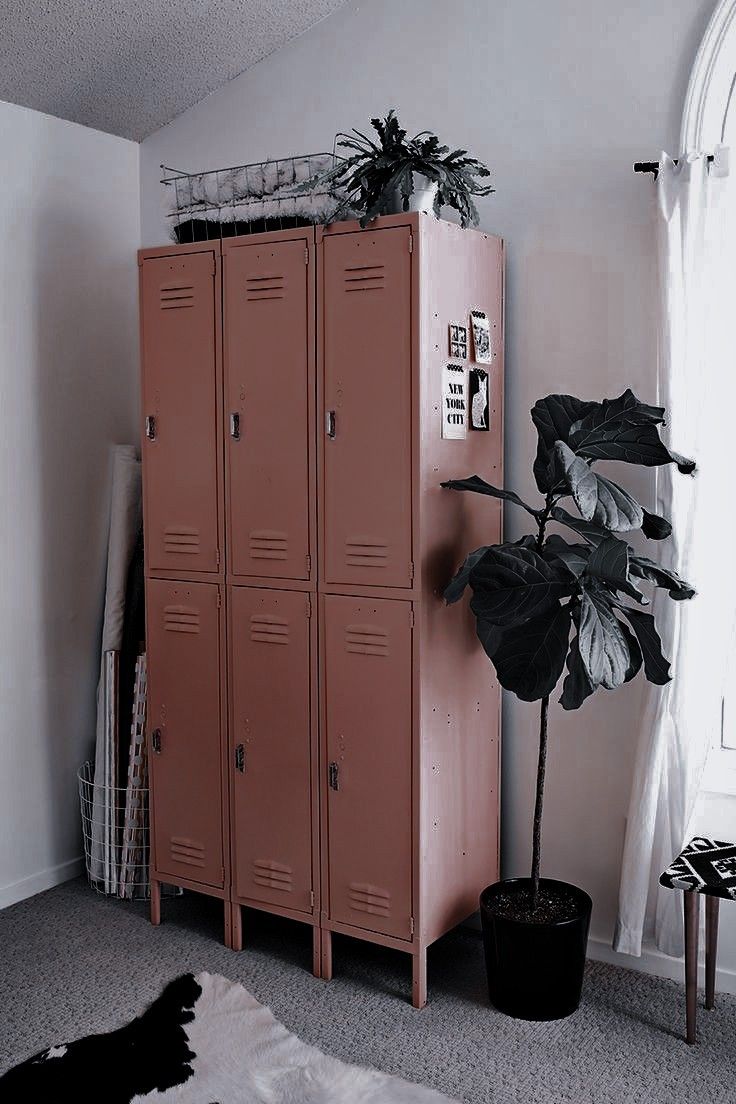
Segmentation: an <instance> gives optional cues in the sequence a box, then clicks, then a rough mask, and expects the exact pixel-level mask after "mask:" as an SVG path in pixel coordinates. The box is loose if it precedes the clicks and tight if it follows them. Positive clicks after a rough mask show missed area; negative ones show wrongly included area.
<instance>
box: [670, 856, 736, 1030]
mask: <svg viewBox="0 0 736 1104" xmlns="http://www.w3.org/2000/svg"><path fill="white" fill-rule="evenodd" d="M659 881H660V884H661V885H663V886H666V887H667V888H668V889H682V890H684V891H685V1004H686V1020H687V1035H686V1038H687V1041H688V1043H694V1042H695V1041H696V1009H697V998H698V930H699V927H700V894H701V893H702V894H703V896H704V897H705V1007H706V1008H708V1009H710V1008H714V1007H715V991H716V952H717V949H718V907H719V905H720V902H721V898H724V897H725V898H726V900H730V901H736V844H733V843H723V842H721V841H720V840H712V839H704V838H703V837H702V836H696V837H695V839H692V840H690V843H689V844H688V845H687V847H686V848H685V850H684V851H682V852H681V853H680V854H679V855H678V856H677V858H676V859H675V861H674V862H673V863H672V865H671V866H668V867H667V869H666V870H665V872H664V874H663V875H662V876H661V878H660V879H659Z"/></svg>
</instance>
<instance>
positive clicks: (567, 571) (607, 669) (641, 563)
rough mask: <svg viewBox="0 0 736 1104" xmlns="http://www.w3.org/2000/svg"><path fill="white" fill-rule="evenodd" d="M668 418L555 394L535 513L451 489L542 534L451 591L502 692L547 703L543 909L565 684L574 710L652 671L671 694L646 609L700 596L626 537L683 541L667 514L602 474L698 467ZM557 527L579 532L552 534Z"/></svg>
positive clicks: (503, 550) (458, 482) (629, 402)
mask: <svg viewBox="0 0 736 1104" xmlns="http://www.w3.org/2000/svg"><path fill="white" fill-rule="evenodd" d="M664 413H665V412H664V409H663V408H662V407H658V406H649V405H647V404H646V403H643V402H641V401H640V400H639V399H638V398H637V397H636V396H635V395H634V394H633V392H632V391H630V390H626V391H624V393H623V394H622V395H620V396H619V397H618V398H615V399H604V400H603V401H602V402H590V401H587V400H583V399H578V398H575V397H574V396H572V395H548V396H547V397H546V398H544V399H540V400H539V401H538V402H536V403H535V404H534V406H533V407H532V411H531V416H532V421H533V423H534V425H535V427H536V430H537V434H538V443H537V454H536V458H535V460H534V467H533V473H534V478H535V480H536V484H537V487H538V489H539V491H540V493H541V494H542V495H543V496H544V501H543V503H542V504H541V505H536V506H535V505H530V504H529V503H527V502H524V501H523V500H522V499H521V498H520V497H519V495H517V494H515V493H514V492H513V491H507V490H503V489H501V488H499V487H493V486H491V484H489V483H486V482H485V480H483V479H481V478H480V476H478V475H471V476H468V477H467V478H465V479H452V480H449V481H448V482H446V483H443V484H442V486H443V487H447V488H449V489H451V490H454V491H466V492H472V493H475V494H485V495H489V496H491V497H493V498H500V499H503V500H505V501H506V502H511V503H513V504H515V505H516V506H518V507H520V508H521V509H522V510H525V511H526V513H527V514H529V515H530V517H531V518H533V520H534V524H535V530H536V531H535V532H534V533H533V534H532V535H529V536H525V537H522V538H521V540H518V541H513V542H507V543H503V544H496V545H489V546H486V547H483V548H477V549H475V551H473V552H471V553H470V554H469V555H468V557H467V559H466V560H465V562H464V563H463V565H462V567H461V568H460V569H459V571H458V572H457V574H456V575H455V576H454V578H453V579H452V580H451V581H450V582H449V583H448V585H447V588H446V589H445V599H446V601H447V602H448V603H452V602H457V601H459V600H460V599H461V598H462V596H463V594H464V592H465V589H466V587H469V588H470V590H471V592H472V597H471V600H470V608H471V609H472V611H473V613H474V615H475V620H476V629H477V633H478V638H479V640H480V642H481V645H482V646H483V648H484V650H485V652H486V654H487V655H488V658H489V659H490V660H491V662H492V664H493V665H494V667H495V669H496V673H497V675H498V681H499V682H500V684H501V686H503V687H504V688H505V689H506V690H510V691H511V692H512V693H514V694H516V696H517V697H518V698H520V699H521V700H522V701H528V702H532V701H539V702H540V703H541V708H540V737H539V764H538V771H537V790H536V805H535V812H534V829H533V846H532V872H531V885H532V889H531V902H530V909H531V910H532V912H533V910H534V909H535V908H536V905H537V901H538V897H539V876H540V848H541V823H542V808H543V801H544V776H545V766H546V757H547V718H548V710H549V702H550V697H551V695H552V693H553V691H554V689H555V687H556V686H557V684H558V682H559V680H560V678H562V676H563V674H564V679H563V682H562V693H561V697H560V699H559V700H560V704H561V705H562V708H563V709H567V710H570V709H578V708H579V707H580V706H581V705H582V704H583V702H584V701H585V700H586V698H588V697H590V695H591V694H593V693H594V692H595V691H596V690H599V689H604V690H613V689H615V688H616V687H618V686H622V685H623V684H624V683H626V682H630V681H631V679H633V678H635V676H636V675H637V674H638V673H639V671H640V670H642V668H643V671H644V676H645V678H647V679H648V680H649V681H650V682H653V683H656V684H658V685H664V684H665V683H666V682H668V681H669V680H670V665H669V663H668V661H667V659H666V658H665V657H664V655H663V654H662V645H661V641H660V637H659V633H658V632H657V628H656V626H655V623H654V617H653V616H652V614H651V613H649V612H647V609H646V607H647V606H648V605H649V597H648V595H647V593H646V592H645V588H646V587H660V588H662V589H663V590H665V591H666V592H667V594H668V595H669V597H670V598H672V599H673V600H675V601H683V600H686V599H689V598H692V597H693V595H694V593H695V591H694V590H693V588H692V587H691V586H690V585H689V583H687V582H685V580H684V579H681V578H680V577H679V575H677V574H676V572H674V571H670V570H669V569H667V568H665V567H661V566H660V565H659V564H658V563H657V562H656V561H655V560H654V559H651V558H649V557H648V556H645V555H641V554H640V553H639V552H638V551H637V550H636V549H635V548H634V547H632V545H630V544H629V543H628V541H627V540H626V539H625V536H624V535H626V534H630V533H635V532H637V531H638V532H641V533H642V534H643V535H644V536H645V537H646V538H648V539H649V540H652V541H661V540H664V539H666V538H667V537H668V536H670V534H671V532H672V526H671V525H670V523H669V522H668V521H667V520H666V518H663V517H659V516H658V515H657V514H654V513H651V512H650V511H648V510H646V509H645V508H644V507H643V506H642V505H641V504H640V503H639V502H637V500H636V499H635V498H634V496H633V495H632V494H631V493H630V492H629V491H627V490H626V489H625V488H624V487H622V486H621V485H620V484H619V483H617V482H614V480H612V479H610V478H609V477H608V476H607V475H602V474H601V473H600V472H599V471H596V469H595V464H596V462H597V461H599V460H614V461H620V462H621V463H624V464H633V465H638V466H644V467H653V466H658V465H661V464H675V465H676V466H677V468H678V469H679V471H680V472H682V473H683V474H688V475H689V474H692V472H693V471H694V470H695V463H694V462H693V461H692V460H688V459H686V458H685V457H684V456H680V455H679V454H678V453H676V452H672V451H671V450H670V449H669V448H668V447H667V445H665V443H664V442H663V441H662V439H661V437H660V434H659V427H660V426H662V425H663V424H664ZM551 522H557V523H558V524H559V525H560V526H562V527H563V530H564V531H565V534H566V535H565V536H562V535H560V534H559V533H558V532H553V533H548V527H549V525H550V523H551Z"/></svg>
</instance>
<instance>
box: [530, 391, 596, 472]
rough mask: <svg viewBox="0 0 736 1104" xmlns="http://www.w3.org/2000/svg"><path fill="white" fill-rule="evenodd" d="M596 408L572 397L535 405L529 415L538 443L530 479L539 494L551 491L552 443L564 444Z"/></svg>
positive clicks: (550, 398) (551, 398)
mask: <svg viewBox="0 0 736 1104" xmlns="http://www.w3.org/2000/svg"><path fill="white" fill-rule="evenodd" d="M598 406H600V403H596V402H586V401H585V400H583V399H577V398H575V396H574V395H547V397H546V398H545V399H537V401H536V402H535V404H534V406H533V407H532V411H531V414H532V421H533V422H534V425H535V426H536V429H537V433H538V434H539V441H538V444H537V457H536V460H535V461H534V478H535V479H536V481H537V487H539V490H540V491H541V492H542V494H546V493H547V491H549V490H551V488H552V485H553V481H554V461H553V455H552V450H553V448H554V444H555V441H567V438H568V435H569V433H570V427H571V426H572V425H574V424H575V423H576V422H578V421H580V419H581V418H584V417H585V416H586V415H587V414H589V413H591V412H592V411H593V410H594V409H595V408H596V407H598Z"/></svg>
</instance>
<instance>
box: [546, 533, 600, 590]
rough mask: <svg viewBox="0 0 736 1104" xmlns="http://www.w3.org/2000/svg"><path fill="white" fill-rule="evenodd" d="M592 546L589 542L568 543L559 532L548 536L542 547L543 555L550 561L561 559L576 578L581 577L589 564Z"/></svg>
mask: <svg viewBox="0 0 736 1104" xmlns="http://www.w3.org/2000/svg"><path fill="white" fill-rule="evenodd" d="M590 552H591V547H590V545H589V544H568V542H567V541H566V540H564V539H563V538H562V537H560V536H559V535H558V534H557V533H552V534H551V536H549V537H547V539H546V541H545V542H544V548H543V549H542V555H543V556H544V558H545V559H546V560H548V561H550V562H552V561H554V560H561V561H562V563H563V564H564V565H565V567H566V568H567V570H568V571H569V572H570V574H571V575H573V576H574V577H575V578H576V579H579V578H580V576H581V575H582V573H583V572H584V571H585V568H586V567H587V564H588V557H589V556H590Z"/></svg>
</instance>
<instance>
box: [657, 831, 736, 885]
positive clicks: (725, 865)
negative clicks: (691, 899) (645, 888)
mask: <svg viewBox="0 0 736 1104" xmlns="http://www.w3.org/2000/svg"><path fill="white" fill-rule="evenodd" d="M659 881H660V884H661V885H663V886H667V888H668V889H695V890H697V891H698V893H706V894H709V895H710V896H711V897H725V898H726V900H733V901H736V844H734V843H723V842H722V841H721V840H712V839H705V838H704V837H703V836H696V837H695V839H692V840H690V843H689V844H688V845H687V847H686V848H685V850H684V851H683V852H682V853H681V854H680V855H678V856H677V858H676V859H675V861H674V862H673V863H672V864H671V866H668V867H667V869H666V870H665V872H664V874H663V875H662V877H661V878H660V879H659Z"/></svg>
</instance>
